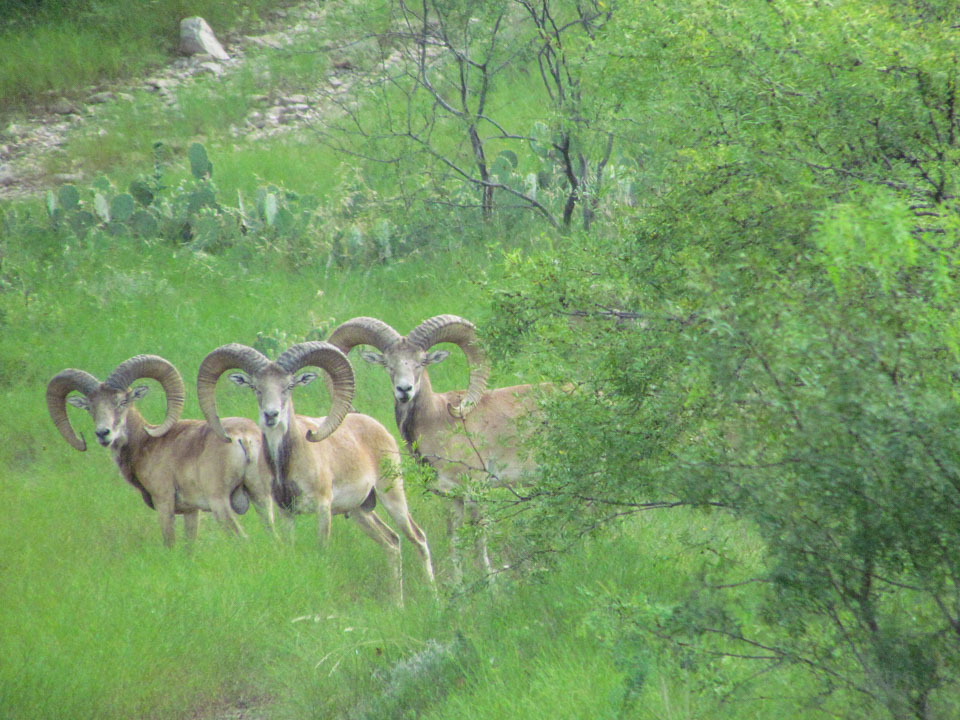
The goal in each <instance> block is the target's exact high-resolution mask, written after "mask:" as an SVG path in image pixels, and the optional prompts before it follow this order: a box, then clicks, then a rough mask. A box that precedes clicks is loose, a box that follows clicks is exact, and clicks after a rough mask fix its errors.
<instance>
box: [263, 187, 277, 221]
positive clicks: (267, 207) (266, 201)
mask: <svg viewBox="0 0 960 720" xmlns="http://www.w3.org/2000/svg"><path fill="white" fill-rule="evenodd" d="M263 219H264V220H266V222H267V225H270V226H273V224H274V223H275V222H276V220H277V196H276V194H274V193H272V192H271V193H267V195H266V196H265V197H264V198H263Z"/></svg>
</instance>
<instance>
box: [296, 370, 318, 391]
mask: <svg viewBox="0 0 960 720" xmlns="http://www.w3.org/2000/svg"><path fill="white" fill-rule="evenodd" d="M316 379H317V373H315V372H303V373H300V374H299V375H297V376H296V377H295V378H294V379H293V384H292V385H291V387H297V386H298V385H309V384H310V383H312V382H313V381H314V380H316Z"/></svg>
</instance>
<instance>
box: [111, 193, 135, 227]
mask: <svg viewBox="0 0 960 720" xmlns="http://www.w3.org/2000/svg"><path fill="white" fill-rule="evenodd" d="M133 210H134V200H133V195H128V194H127V193H121V194H120V195H117V196H116V197H114V198H113V200H111V201H110V214H111V215H112V216H113V219H114V220H116V221H118V222H126V221H127V220H128V219H129V218H130V216H131V215H132V214H133Z"/></svg>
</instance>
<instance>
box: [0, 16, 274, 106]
mask: <svg viewBox="0 0 960 720" xmlns="http://www.w3.org/2000/svg"><path fill="white" fill-rule="evenodd" d="M287 4H290V3H284V2H271V1H270V0H241V1H240V2H229V3H224V2H215V1H214V0H196V1H192V2H184V1H183V0H152V1H151V2H148V3H146V2H145V3H138V4H137V7H136V12H131V8H130V5H129V3H126V2H122V0H98V1H97V2H92V1H90V0H87V1H82V2H62V1H59V0H57V1H51V2H40V3H32V4H31V7H29V8H26V7H24V8H23V9H22V10H21V11H20V12H19V13H17V14H14V15H11V17H10V18H9V20H11V21H14V22H10V23H8V24H7V25H6V26H5V27H2V26H0V56H2V57H3V58H4V61H3V63H0V108H3V109H4V110H7V111H10V110H14V109H16V108H21V109H22V108H25V107H28V106H30V105H32V104H34V103H36V102H38V101H41V100H43V99H44V98H46V97H48V96H49V95H50V94H68V95H73V94H75V93H76V92H77V91H78V90H79V91H82V90H83V89H85V88H86V87H87V86H89V85H91V84H95V83H99V82H103V81H106V80H117V79H125V78H131V77H135V76H136V75H138V74H139V73H142V72H143V71H144V70H146V69H148V68H151V67H154V66H156V65H158V64H160V63H161V62H162V61H163V60H164V59H166V58H169V57H170V56H172V55H173V53H174V52H175V51H176V47H177V42H178V38H179V27H180V20H181V19H183V18H185V17H189V16H192V15H200V16H202V17H204V18H205V19H206V20H207V21H208V22H209V23H210V24H211V26H212V27H213V29H214V31H215V32H217V33H219V34H220V35H221V36H222V35H224V34H225V33H226V31H227V30H229V29H231V28H232V27H235V26H238V25H239V26H242V27H249V26H251V25H252V24H255V23H256V22H258V20H259V14H260V13H263V12H264V11H265V10H268V9H270V8H274V7H277V6H283V5H287ZM14 9H15V8H14ZM4 19H7V18H4Z"/></svg>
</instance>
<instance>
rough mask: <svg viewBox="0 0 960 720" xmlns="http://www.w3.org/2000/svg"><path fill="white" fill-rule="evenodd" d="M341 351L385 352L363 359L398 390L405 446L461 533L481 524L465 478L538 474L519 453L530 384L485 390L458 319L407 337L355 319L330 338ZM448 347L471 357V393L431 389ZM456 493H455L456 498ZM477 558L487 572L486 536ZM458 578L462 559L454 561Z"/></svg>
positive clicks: (471, 339)
mask: <svg viewBox="0 0 960 720" xmlns="http://www.w3.org/2000/svg"><path fill="white" fill-rule="evenodd" d="M328 342H330V343H331V344H333V345H336V346H337V347H338V348H340V350H342V351H343V352H344V353H348V352H350V350H351V349H352V348H354V347H356V346H357V345H372V346H373V347H375V348H377V349H378V350H379V351H380V353H372V352H362V353H361V357H363V358H364V360H366V361H368V362H371V363H374V364H376V365H381V366H383V367H384V368H385V369H386V371H387V373H388V374H389V376H390V383H391V384H392V386H393V397H394V411H395V414H396V420H397V427H398V428H399V430H400V434H401V436H402V437H403V439H404V441H405V442H406V444H407V447H408V448H409V449H410V451H411V452H413V453H414V454H415V455H416V456H417V457H418V458H419V459H420V460H422V461H424V462H426V463H428V464H429V465H430V466H432V467H433V468H434V470H435V471H436V481H435V483H436V484H435V490H436V491H437V492H438V493H439V494H442V495H448V496H450V497H451V498H452V501H453V508H454V518H453V520H454V522H453V523H452V527H453V528H456V527H459V526H461V525H462V524H463V520H464V514H465V512H469V513H470V520H471V522H473V523H477V522H479V512H478V508H477V505H476V503H474V502H472V501H468V500H466V499H465V497H464V495H463V494H456V492H455V491H456V490H457V489H458V488H462V486H463V484H464V480H465V479H468V480H470V481H473V482H480V483H483V484H485V485H486V486H488V487H498V486H504V485H511V484H513V483H514V482H516V481H517V480H518V479H519V478H520V477H521V476H522V475H523V474H524V473H527V472H529V471H530V470H532V469H533V467H534V466H533V463H532V461H531V460H530V458H529V456H526V455H523V454H522V453H521V452H520V448H519V443H518V435H519V433H520V428H519V427H518V424H519V420H520V418H522V417H524V416H527V415H528V414H529V413H531V412H533V411H535V410H536V407H537V405H536V397H535V393H534V392H533V390H534V387H535V386H533V385H515V386H513V387H505V388H499V389H496V390H487V388H486V384H487V376H488V372H489V371H488V366H487V363H486V360H485V358H484V355H483V352H482V350H481V349H480V346H479V345H478V344H477V342H476V333H475V328H474V325H473V323H471V322H469V321H468V320H464V319H463V318H461V317H458V316H456V315H437V316H435V317H432V318H430V319H429V320H425V321H424V322H422V323H421V324H420V325H419V326H418V327H416V328H415V329H414V330H413V331H411V332H410V334H409V335H407V336H406V337H404V336H403V335H400V333H398V332H397V331H396V330H394V329H393V328H392V327H390V326H389V325H387V324H386V323H385V322H383V321H382V320H378V319H376V318H370V317H357V318H353V319H352V320H348V321H347V322H345V323H343V324H342V325H340V326H339V327H338V328H337V329H336V330H334V332H333V333H332V334H331V336H330V338H329V339H328ZM442 342H450V343H455V344H456V345H458V346H459V347H460V348H461V349H462V350H463V351H464V353H465V354H466V356H467V361H468V363H469V366H470V379H469V382H468V386H467V389H466V391H463V390H451V391H448V392H444V393H437V392H434V391H433V387H432V386H431V384H430V377H429V375H428V373H427V371H426V368H427V366H429V365H433V364H435V363H438V362H440V361H442V360H444V359H445V358H446V357H447V356H448V355H449V354H450V353H449V352H447V351H446V350H435V351H433V352H431V348H433V346H434V345H437V344H438V343H442ZM451 493H453V494H451ZM476 550H477V557H478V560H479V561H480V562H481V563H482V564H483V566H484V568H485V569H486V571H487V572H488V573H489V572H490V571H491V568H490V559H489V556H488V553H487V548H486V540H485V538H484V535H483V533H482V532H480V533H478V534H477V548H476ZM454 562H455V563H456V570H457V573H458V575H459V574H460V572H461V570H460V568H459V559H458V558H457V557H456V555H454Z"/></svg>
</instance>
